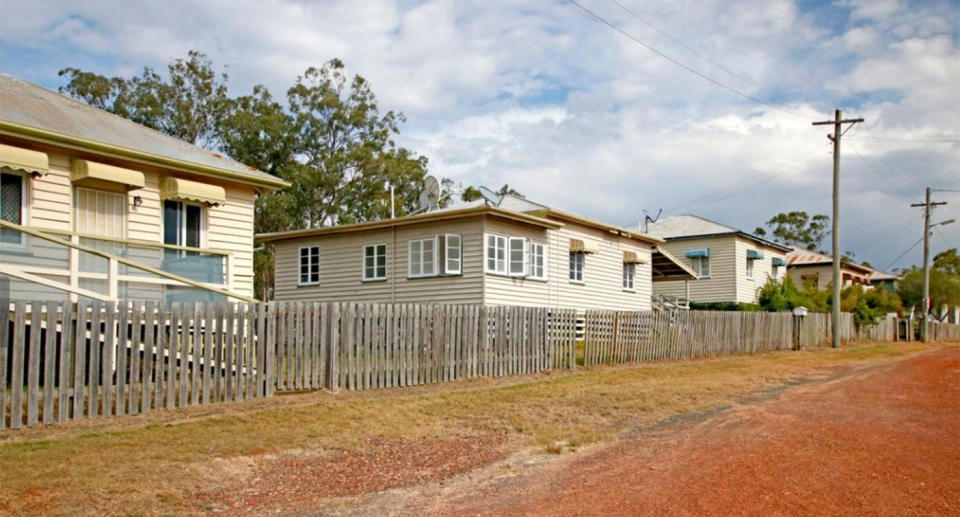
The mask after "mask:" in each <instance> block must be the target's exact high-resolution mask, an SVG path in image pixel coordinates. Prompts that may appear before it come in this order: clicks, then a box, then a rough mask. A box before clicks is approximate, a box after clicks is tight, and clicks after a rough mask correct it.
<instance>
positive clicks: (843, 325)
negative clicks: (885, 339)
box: [798, 312, 892, 348]
mask: <svg viewBox="0 0 960 517" xmlns="http://www.w3.org/2000/svg"><path fill="white" fill-rule="evenodd" d="M798 337H799V346H800V347H801V348H806V347H811V346H821V345H826V344H829V343H831V342H832V341H833V316H832V315H831V314H829V313H822V312H811V313H808V314H807V315H806V316H804V317H802V318H800V319H799V328H798ZM856 339H857V328H856V325H855V324H854V320H853V314H850V313H848V312H844V313H841V314H840V341H841V342H847V341H854V340H856ZM891 340H892V338H891Z"/></svg>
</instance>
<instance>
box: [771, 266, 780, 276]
mask: <svg viewBox="0 0 960 517" xmlns="http://www.w3.org/2000/svg"><path fill="white" fill-rule="evenodd" d="M770 276H772V277H773V278H777V277H778V276H780V266H779V265H777V264H773V265H772V266H770Z"/></svg>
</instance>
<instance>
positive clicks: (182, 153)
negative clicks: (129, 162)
mask: <svg viewBox="0 0 960 517" xmlns="http://www.w3.org/2000/svg"><path fill="white" fill-rule="evenodd" d="M0 123H4V126H3V129H4V133H8V132H13V133H18V131H17V130H18V129H21V128H20V127H18V126H21V127H26V128H27V130H29V129H30V128H32V129H38V130H41V131H43V132H46V133H55V134H57V135H63V136H66V137H72V138H75V139H82V140H86V141H93V142H97V143H101V144H106V145H108V146H112V147H116V148H122V149H125V150H129V151H134V152H136V153H142V154H146V155H152V156H154V157H157V158H161V159H162V158H167V159H173V160H177V161H180V162H186V163H188V164H194V165H197V166H200V167H204V168H209V169H216V170H217V171H220V172H221V173H222V174H223V176H227V177H235V178H237V179H240V180H243V179H245V180H247V181H250V182H252V183H256V184H263V185H269V186H274V187H282V186H284V185H285V184H286V182H284V181H283V180H281V179H280V178H277V177H275V176H272V175H270V174H267V173H265V172H263V171H260V170H257V169H256V168H254V167H250V166H249V165H244V164H242V163H240V162H238V161H236V160H234V159H232V158H230V157H227V156H224V155H222V154H219V153H215V152H212V151H208V150H206V149H203V148H200V147H198V146H195V145H193V144H190V143H187V142H184V141H182V140H179V139H177V138H174V137H172V136H169V135H165V134H163V133H161V132H159V131H155V130H153V129H150V128H148V127H145V126H142V125H140V124H137V123H135V122H132V121H130V120H127V119H125V118H123V117H119V116H117V115H114V114H112V113H109V112H106V111H104V110H101V109H98V108H94V107H92V106H88V105H87V104H84V103H82V102H79V101H77V100H74V99H71V98H69V97H67V96H64V95H61V94H59V93H56V92H52V91H50V90H47V89H46V88H43V87H40V86H37V85H35V84H33V83H29V82H27V81H24V80H22V79H19V78H17V77H14V76H12V75H9V74H6V73H2V72H0ZM10 128H13V129H10ZM24 132H26V131H24Z"/></svg>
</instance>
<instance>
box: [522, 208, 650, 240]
mask: <svg viewBox="0 0 960 517" xmlns="http://www.w3.org/2000/svg"><path fill="white" fill-rule="evenodd" d="M529 213H530V214H531V215H535V216H539V217H556V218H557V219H562V220H565V221H568V222H573V223H579V224H582V225H584V226H589V227H591V228H595V229H598V230H607V231H609V232H611V233H616V234H617V235H619V236H621V237H626V238H628V239H633V240H637V241H641V242H647V243H653V244H663V243H664V242H666V241H665V240H664V239H661V238H660V237H654V236H653V235H648V234H645V233H639V232H632V231H630V230H627V229H625V228H620V227H617V226H613V225H611V224H606V223H602V222H600V221H595V220H593V219H588V218H586V217H581V216H578V215H575V214H571V213H569V212H564V211H562V210H557V209H555V208H547V209H545V210H537V211H534V212H529Z"/></svg>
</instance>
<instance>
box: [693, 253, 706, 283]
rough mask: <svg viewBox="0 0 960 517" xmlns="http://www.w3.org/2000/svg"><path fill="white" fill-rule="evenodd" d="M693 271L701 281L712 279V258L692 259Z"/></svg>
mask: <svg viewBox="0 0 960 517" xmlns="http://www.w3.org/2000/svg"><path fill="white" fill-rule="evenodd" d="M690 260H692V261H693V262H692V266H693V271H694V272H695V273H696V274H697V276H699V277H700V278H701V279H704V278H710V257H694V258H692V259H690Z"/></svg>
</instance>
